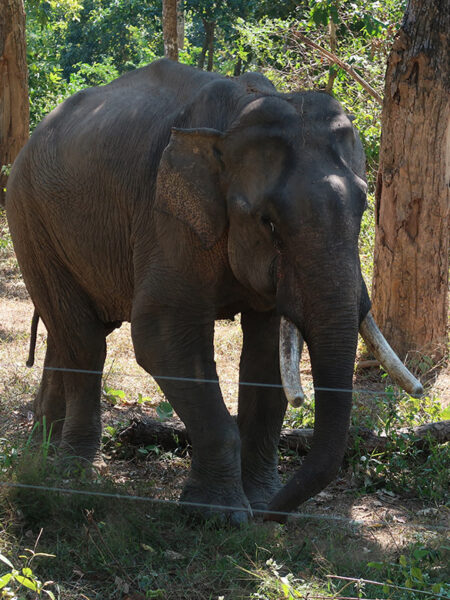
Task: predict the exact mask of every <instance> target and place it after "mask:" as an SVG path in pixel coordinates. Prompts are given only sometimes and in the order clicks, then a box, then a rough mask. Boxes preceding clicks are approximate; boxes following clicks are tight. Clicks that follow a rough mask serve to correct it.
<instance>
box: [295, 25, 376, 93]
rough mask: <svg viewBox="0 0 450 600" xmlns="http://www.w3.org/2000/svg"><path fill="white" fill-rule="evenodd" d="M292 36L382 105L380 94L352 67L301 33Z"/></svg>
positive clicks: (296, 32)
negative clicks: (350, 78)
mask: <svg viewBox="0 0 450 600" xmlns="http://www.w3.org/2000/svg"><path fill="white" fill-rule="evenodd" d="M292 34H293V36H294V37H295V38H296V39H298V40H299V41H301V42H303V43H304V44H306V45H307V46H310V47H311V48H314V50H317V52H319V53H320V54H321V55H322V56H324V57H325V58H326V59H327V60H329V61H330V62H331V63H335V64H337V65H338V66H339V67H341V69H344V71H345V72H346V73H348V74H349V75H350V76H351V77H353V79H354V80H355V81H357V82H358V83H359V84H360V85H361V86H362V87H363V88H364V89H365V90H366V92H368V93H369V94H370V95H371V96H372V98H375V100H376V101H377V102H379V103H380V104H383V98H382V97H381V96H380V94H379V93H378V92H377V91H376V90H374V89H373V87H372V86H371V85H370V84H368V83H367V81H366V80H365V79H363V78H362V77H361V76H360V75H358V73H357V72H356V71H355V69H353V67H351V66H350V65H348V64H347V63H346V62H344V61H343V60H342V59H340V58H339V57H338V56H336V55H335V54H333V52H330V51H329V50H326V49H325V48H322V46H319V44H316V42H313V41H312V40H310V39H309V38H307V37H306V36H304V35H303V34H302V33H299V32H298V31H293V32H292Z"/></svg>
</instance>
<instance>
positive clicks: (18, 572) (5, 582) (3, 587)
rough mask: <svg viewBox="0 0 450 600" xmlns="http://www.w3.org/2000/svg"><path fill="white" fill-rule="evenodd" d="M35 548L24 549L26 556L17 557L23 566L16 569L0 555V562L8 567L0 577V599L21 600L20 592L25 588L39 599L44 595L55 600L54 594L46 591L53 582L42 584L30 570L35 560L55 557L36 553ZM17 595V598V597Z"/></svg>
mask: <svg viewBox="0 0 450 600" xmlns="http://www.w3.org/2000/svg"><path fill="white" fill-rule="evenodd" d="M38 541H39V538H38V540H37V541H36V546H37V544H38ZM36 546H35V549H34V550H30V549H29V548H26V549H25V552H27V554H25V555H24V554H21V555H20V556H19V558H21V559H22V560H23V561H24V563H23V566H22V567H20V568H18V569H17V568H15V567H14V565H13V563H12V562H11V561H10V560H9V559H8V558H6V556H4V555H3V554H0V561H1V562H2V563H3V564H4V565H6V566H7V567H8V571H7V572H6V573H4V574H3V575H2V576H0V598H2V599H5V600H6V599H7V598H9V599H11V600H19V599H20V598H23V596H22V595H21V591H22V590H23V588H25V589H26V590H31V591H32V592H34V593H35V594H36V596H37V597H39V598H41V597H43V596H44V595H46V596H48V597H49V598H51V599H52V600H55V595H54V593H53V592H52V591H51V590H49V589H48V587H49V586H51V585H54V583H53V581H45V582H44V583H42V581H41V580H40V579H38V578H37V576H36V574H35V573H34V571H33V569H32V568H31V565H32V562H33V560H34V559H35V558H39V557H47V558H55V555H54V554H46V553H44V552H36ZM18 593H19V596H18V595H17V594H18Z"/></svg>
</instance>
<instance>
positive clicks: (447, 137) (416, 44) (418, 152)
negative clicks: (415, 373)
mask: <svg viewBox="0 0 450 600" xmlns="http://www.w3.org/2000/svg"><path fill="white" fill-rule="evenodd" d="M449 32H450V4H449V2H448V0H427V1H425V0H409V2H408V6H407V9H406V13H405V17H404V21H403V24H402V27H401V29H400V31H399V33H398V35H397V37H396V39H395V41H394V45H393V48H392V51H391V54H390V57H389V60H388V67H387V73H386V83H385V98H384V104H383V115H382V140H381V148H380V168H379V172H378V180H377V190H376V240H375V269H374V277H373V291H372V300H373V312H374V315H375V318H376V320H377V322H378V324H379V326H380V328H381V329H382V330H383V332H384V334H385V336H386V338H387V339H388V340H389V343H390V344H391V345H392V346H393V348H394V349H395V350H396V352H397V353H398V354H399V355H400V356H401V357H405V356H406V355H407V354H408V353H409V352H411V351H419V352H420V353H421V354H426V355H428V356H431V357H433V358H434V359H435V360H439V359H440V358H441V357H442V356H444V354H445V351H446V327H447V318H448V316H447V313H448V246H449V226H448V225H449V224H448V218H449V198H450V194H449V183H450V103H449V91H450V54H449Z"/></svg>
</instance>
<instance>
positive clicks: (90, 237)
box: [6, 60, 370, 522]
mask: <svg viewBox="0 0 450 600" xmlns="http://www.w3.org/2000/svg"><path fill="white" fill-rule="evenodd" d="M365 191H366V185H365V182H364V156H363V150H362V147H361V143H360V141H359V138H358V135H357V134H356V132H355V130H354V129H353V127H352V124H351V121H350V119H349V118H348V116H347V115H346V114H345V112H344V111H343V109H342V108H341V106H340V105H339V104H338V103H337V102H336V101H335V100H333V99H332V98H331V97H330V96H328V95H326V94H321V93H315V92H306V93H294V94H279V93H277V92H276V90H275V89H274V88H273V86H272V85H271V84H270V82H269V81H267V80H266V79H265V78H264V77H262V76H258V75H255V74H253V75H244V76H242V77H240V78H237V79H226V78H224V77H222V76H220V75H217V74H212V73H205V72H202V71H197V70H195V69H193V68H190V67H186V66H183V65H179V64H177V63H172V62H170V61H167V60H160V61H157V62H155V63H153V64H151V65H149V66H148V67H145V68H143V69H139V70H137V71H134V72H131V73H128V74H126V75H124V76H123V77H121V78H120V79H118V80H116V81H114V82H112V83H111V84H109V85H107V86H104V87H99V88H93V89H89V90H85V91H82V92H79V93H78V94H76V95H74V96H73V97H71V98H69V99H68V100H66V101H65V102H64V103H63V104H62V105H61V106H59V107H58V108H56V109H55V110H54V111H53V112H52V113H51V114H50V115H48V116H47V117H46V118H45V119H44V121H43V122H42V123H41V125H40V126H39V127H38V128H37V129H36V131H35V133H34V134H33V136H32V138H31V140H30V141H29V143H28V144H27V145H26V147H25V148H24V149H23V150H22V152H21V154H20V156H19V157H18V159H17V160H16V162H15V164H14V167H13V169H12V173H11V176H10V179H9V183H8V194H7V201H6V206H7V215H8V220H9V224H10V228H11V234H12V237H13V241H14V247H15V250H16V252H17V257H18V260H19V264H20V266H21V269H22V272H23V276H24V279H25V283H26V285H27V288H28V290H29V292H30V295H31V298H32V299H33V302H34V304H35V306H36V309H37V311H38V313H39V315H40V317H41V318H42V319H43V321H44V323H45V325H46V327H47V329H48V345H47V354H46V358H45V365H46V366H47V367H48V366H50V367H66V368H67V367H69V368H73V369H88V370H94V371H102V369H103V365H104V361H105V354H106V342H105V338H106V336H107V334H108V333H110V332H111V331H112V329H114V327H117V326H118V325H120V323H121V322H122V321H131V328H132V337H133V344H134V349H135V353H136V358H137V361H138V363H139V364H140V365H141V366H142V367H143V368H144V369H146V370H147V371H148V372H149V373H151V374H152V375H153V376H154V377H155V378H156V380H157V381H158V383H159V385H160V386H161V388H162V389H163V391H164V393H165V395H166V396H167V398H168V399H169V401H170V403H171V404H172V405H173V407H174V409H175V411H176V412H177V413H178V415H179V416H180V417H181V419H182V420H183V421H184V423H185V424H186V427H187V429H188V432H189V435H190V438H191V440H192V444H193V456H192V467H191V472H190V475H189V478H188V481H187V483H186V485H185V488H184V491H183V494H182V498H183V499H184V500H188V501H195V502H202V503H212V504H219V505H224V506H227V507H230V510H224V511H223V512H224V513H225V514H228V515H229V516H230V517H231V520H232V521H234V522H241V521H243V520H246V519H247V516H248V512H246V509H248V507H249V504H250V506H251V507H253V508H258V509H263V510H265V509H266V508H267V506H268V505H269V506H270V508H272V509H276V510H292V509H293V508H295V507H296V506H298V504H299V503H301V502H303V501H304V500H306V499H307V498H309V497H310V496H312V495H314V494H316V493H317V492H319V491H320V490H321V489H322V488H323V487H324V486H326V485H327V484H328V483H329V482H330V481H331V480H332V479H333V478H334V477H335V475H336V473H337V471H338V469H339V466H340V464H341V460H342V457H343V453H344V448H345V441H346V436H347V430H348V426H349V416H350V406H351V394H350V393H342V392H328V391H317V393H316V427H315V437H314V443H313V447H312V449H311V451H310V453H309V455H308V457H307V458H306V460H305V462H304V464H303V465H302V467H301V470H300V472H299V473H297V475H296V478H295V480H293V481H292V482H291V483H290V484H288V486H287V488H284V489H283V491H282V492H280V493H279V494H278V495H276V496H275V498H274V499H273V500H272V502H271V503H270V501H271V499H272V498H273V496H274V494H276V492H277V491H278V489H279V479H278V474H277V442H278V438H279V433H280V427H281V424H282V420H283V415H284V412H285V409H286V401H285V398H284V394H283V391H282V390H281V389H277V388H272V389H271V388H268V389H267V388H257V387H241V389H240V392H239V414H238V420H237V425H236V423H235V422H234V421H233V419H232V418H231V417H230V415H229V413H228V411H227V409H226V407H225V405H224V402H223V399H222V395H221V392H220V388H219V385H218V384H217V383H203V382H193V381H183V380H171V379H165V377H169V378H170V377H172V376H173V377H185V378H200V379H207V380H211V379H212V380H216V379H217V373H216V366H215V363H214V349H213V335H214V321H215V319H223V318H229V317H232V316H233V315H235V314H236V313H239V312H240V313H241V315H242V317H241V319H242V329H243V335H244V344H243V350H242V355H241V362H240V379H241V380H242V381H248V382H262V383H272V384H277V383H280V372H279V362H278V360H279V359H278V330H279V318H280V315H281V316H285V317H288V318H289V319H290V320H291V321H293V322H294V323H295V324H296V325H297V327H298V329H299V330H300V332H301V333H302V335H303V337H304V338H305V341H306V343H307V344H308V347H309V352H310V355H311V361H312V370H313V377H314V383H315V386H316V387H325V388H339V389H350V388H351V386H352V373H353V366H354V361H355V351H356V344H357V335H358V326H359V323H360V322H361V320H362V319H363V318H364V316H365V315H366V313H367V311H368V310H369V306H370V301H369V299H368V296H367V291H366V289H365V286H364V283H363V280H362V277H361V271H360V264H359V258H358V234H359V228H360V220H361V216H362V213H363V210H364V207H365V202H366V197H365ZM100 389H101V377H100V376H99V375H95V374H80V373H72V372H61V371H50V370H44V373H43V377H42V382H41V386H40V390H39V393H38V396H37V399H36V402H35V412H36V417H37V418H38V419H42V417H44V416H45V417H46V418H47V422H53V423H55V430H58V428H59V434H60V447H61V450H62V451H64V452H67V453H69V454H75V455H77V456H80V457H83V458H84V459H86V460H87V461H94V460H95V459H96V458H98V453H99V445H100V434H101V423H100ZM64 452H63V453H64ZM206 512H207V511H206Z"/></svg>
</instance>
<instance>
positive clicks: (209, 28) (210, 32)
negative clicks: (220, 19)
mask: <svg viewBox="0 0 450 600" xmlns="http://www.w3.org/2000/svg"><path fill="white" fill-rule="evenodd" d="M215 27H216V24H215V23H214V22H213V21H211V22H209V23H206V24H205V28H206V37H207V41H208V66H207V67H206V70H207V71H212V70H213V66H214V29H215Z"/></svg>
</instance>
